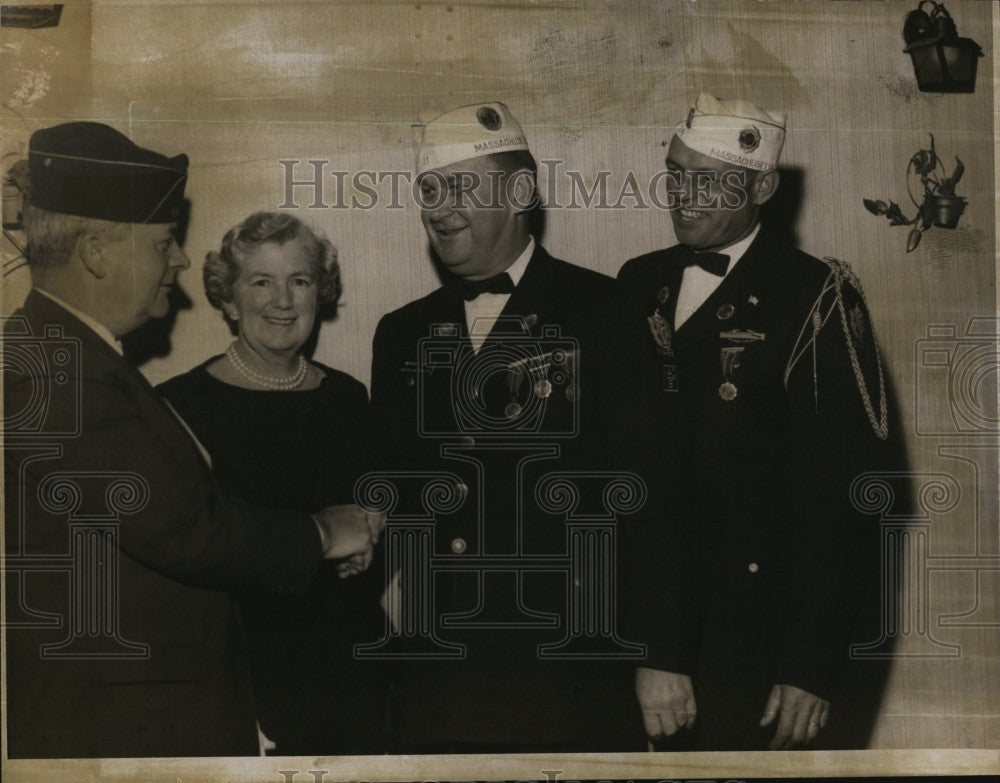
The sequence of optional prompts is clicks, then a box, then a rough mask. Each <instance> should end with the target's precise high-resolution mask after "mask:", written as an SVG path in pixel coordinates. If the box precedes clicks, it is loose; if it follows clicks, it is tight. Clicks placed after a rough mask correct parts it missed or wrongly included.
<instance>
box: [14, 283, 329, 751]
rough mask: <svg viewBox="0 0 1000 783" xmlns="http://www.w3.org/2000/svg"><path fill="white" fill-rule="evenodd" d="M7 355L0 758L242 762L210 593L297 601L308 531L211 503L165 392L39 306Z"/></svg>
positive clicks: (227, 612) (221, 599)
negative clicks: (243, 591)
mask: <svg viewBox="0 0 1000 783" xmlns="http://www.w3.org/2000/svg"><path fill="white" fill-rule="evenodd" d="M5 353H6V357H5V358H6V363H5V367H4V405H5V420H4V425H5V439H6V448H5V455H4V456H5V459H4V465H5V480H6V489H7V491H6V498H5V499H6V503H5V518H6V519H5V521H6V553H7V556H8V557H9V558H11V559H10V560H8V562H7V617H8V622H9V623H10V624H9V625H8V629H7V688H6V690H5V693H6V694H7V698H8V700H9V701H8V714H7V715H8V724H7V731H8V735H7V736H8V742H9V752H10V755H11V756H13V757H74V756H207V755H244V754H245V755H251V754H254V755H255V754H256V753H257V740H256V729H255V725H254V713H253V705H252V701H251V695H250V692H249V688H248V681H247V678H246V674H245V671H244V670H243V666H242V662H241V660H240V659H239V657H238V656H237V655H236V652H237V639H238V628H237V625H236V618H235V615H234V612H233V604H232V602H231V600H230V597H229V595H228V593H227V592H225V590H226V589H227V588H232V587H235V586H238V585H245V584H250V585H254V586H257V587H261V588H264V589H269V590H274V591H278V592H296V591H302V590H304V589H305V587H306V586H307V585H308V583H309V582H310V581H311V580H312V578H313V576H314V574H315V572H316V569H317V567H318V564H319V561H320V555H321V552H320V542H319V536H318V534H317V531H316V530H315V525H314V523H313V522H312V520H310V519H309V518H308V517H305V516H301V515H294V514H289V513H287V512H281V511H273V510H264V509H255V508H252V507H250V506H248V505H245V504H243V503H240V502H238V501H236V500H234V499H232V498H230V497H228V496H226V495H225V494H223V493H222V492H221V491H220V490H219V488H218V487H217V485H216V483H215V481H214V480H213V478H212V475H211V472H210V471H209V469H208V467H207V465H206V464H205V462H204V460H203V459H202V457H201V455H200V454H199V452H198V450H197V447H196V445H195V443H194V442H193V440H192V439H191V437H190V436H189V435H188V434H187V432H186V431H185V430H184V428H183V426H182V425H181V424H180V422H179V421H178V419H177V418H176V417H175V416H174V414H173V413H172V412H171V411H170V409H169V408H168V407H167V406H166V405H165V403H164V402H163V399H162V397H160V395H159V394H157V393H156V392H155V391H154V390H153V389H152V387H150V385H149V384H148V383H147V382H146V380H145V379H144V378H143V377H142V375H141V374H140V373H139V372H138V371H137V370H136V369H135V368H134V367H133V366H132V365H131V364H130V363H128V362H127V361H125V360H124V359H123V358H122V357H120V356H119V355H118V354H117V353H115V351H113V350H112V349H111V348H110V347H109V346H108V345H107V344H106V343H105V342H104V341H103V340H101V339H100V338H99V337H98V336H97V335H96V334H95V333H94V332H93V331H92V330H91V329H90V328H89V327H87V326H86V325H84V324H83V323H81V322H80V321H79V320H78V319H76V318H75V317H73V316H72V315H71V314H69V313H68V312H66V311H65V310H64V309H63V308H61V307H59V306H58V305H56V304H55V303H54V302H52V301H51V300H49V299H48V298H46V297H45V296H43V295H41V294H39V293H37V292H35V291H32V292H31V293H30V294H29V296H28V298H27V300H26V302H25V304H24V307H23V308H22V309H21V310H19V311H18V312H17V313H16V314H15V317H14V318H13V319H11V320H10V321H8V323H7V329H6V330H5ZM101 529H103V530H104V531H105V532H104V533H101V532H100V530H101ZM74 552H75V553H76V554H75V557H76V560H75V561H74V559H73V558H74V554H73V553H74ZM115 561H116V566H114V567H110V566H111V564H113V563H114V562H115ZM63 642H69V643H68V644H62V643H63Z"/></svg>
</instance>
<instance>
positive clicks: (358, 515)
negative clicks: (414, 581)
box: [312, 503, 385, 579]
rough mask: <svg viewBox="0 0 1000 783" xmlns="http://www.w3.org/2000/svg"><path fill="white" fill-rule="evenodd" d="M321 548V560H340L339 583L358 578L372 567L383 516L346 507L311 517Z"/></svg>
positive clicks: (353, 506)
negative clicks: (317, 532) (343, 580)
mask: <svg viewBox="0 0 1000 783" xmlns="http://www.w3.org/2000/svg"><path fill="white" fill-rule="evenodd" d="M312 518H313V521H314V522H315V523H316V527H317V528H318V529H319V537H320V541H321V543H322V546H323V557H324V558H325V559H327V560H339V561H340V562H339V563H337V573H338V574H339V575H340V578H341V579H346V578H347V577H349V576H353V575H355V574H360V573H361V572H362V571H365V570H367V568H368V566H370V565H371V562H372V556H373V553H374V550H375V545H376V544H377V543H378V539H379V536H380V535H382V529H383V528H384V527H385V514H382V513H377V512H371V511H365V510H364V509H363V508H361V507H360V506H356V505H354V504H353V503H347V504H344V505H341V506H327V507H326V508H324V509H322V510H321V511H317V512H316V513H314V514H313V515H312Z"/></svg>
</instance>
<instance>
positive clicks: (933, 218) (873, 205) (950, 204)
mask: <svg viewBox="0 0 1000 783" xmlns="http://www.w3.org/2000/svg"><path fill="white" fill-rule="evenodd" d="M928 135H930V137H931V147H930V149H927V150H917V151H916V152H915V153H914V154H913V157H912V158H910V162H909V163H908V164H907V166H906V192H907V194H908V195H909V196H910V201H912V202H913V203H914V204H915V205H916V207H917V215H916V217H914V218H913V219H912V220H911V219H910V218H908V217H906V215H904V214H903V211H902V210H901V209H900V208H899V204H897V203H896V202H894V201H890V202H889V203H888V204H886V203H885V202H884V201H876V200H872V199H868V198H866V199H863V201H864V204H865V209H867V210H868V211H869V212H871V213H872V214H873V215H885V217H886V218H887V219H888V221H889V225H890V226H913V229H911V231H910V233H909V235H908V236H907V238H906V252H907V253H909V252H910V251H911V250H913V249H914V248H915V247H916V246H917V245H918V244H920V237H921V236H923V232H924V231H927V230H928V229H930V228H931V227H932V226H937V227H938V228H955V226H957V225H958V220H959V218H961V217H962V212H963V211H965V205H966V203H967V202H966V200H965V199H964V198H963V197H962V196H956V195H955V186H956V185H957V184H958V181H959V180H960V179H962V175H963V174H964V173H965V166H964V165H962V161H960V160H959V159H958V157H957V156H956V157H955V169H954V170H953V171H952V173H951V176H950V177H945V176H944V174H945V168H944V165H943V164H942V163H941V160H940V158H938V156H937V152H935V150H934V136H933V135H931V134H928ZM914 176H916V177H919V178H920V184H921V186H922V187H923V190H924V196H923V200H921V201H917V199H916V198H914V196H913V191H912V190H911V189H910V182H911V178H912V177H914Z"/></svg>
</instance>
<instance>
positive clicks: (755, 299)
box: [747, 294, 759, 307]
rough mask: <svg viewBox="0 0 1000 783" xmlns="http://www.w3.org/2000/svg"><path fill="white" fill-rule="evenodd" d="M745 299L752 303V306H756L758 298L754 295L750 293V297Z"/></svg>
mask: <svg viewBox="0 0 1000 783" xmlns="http://www.w3.org/2000/svg"><path fill="white" fill-rule="evenodd" d="M747 301H748V302H749V303H750V304H752V305H753V306H754V307H756V306H757V302H758V301H759V300H758V299H757V297H756V295H754V294H750V298H749V299H747Z"/></svg>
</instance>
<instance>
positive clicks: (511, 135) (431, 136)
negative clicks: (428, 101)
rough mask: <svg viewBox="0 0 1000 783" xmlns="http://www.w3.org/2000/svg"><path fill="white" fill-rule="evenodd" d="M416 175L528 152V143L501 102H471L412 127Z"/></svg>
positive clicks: (515, 120) (519, 127)
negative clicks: (463, 162)
mask: <svg viewBox="0 0 1000 783" xmlns="http://www.w3.org/2000/svg"><path fill="white" fill-rule="evenodd" d="M413 146H414V148H415V150H416V153H417V173H418V174H423V173H424V172H425V171H430V170H431V169H438V168H441V167H442V166H447V165H449V164H451V163H457V162H458V161H460V160H468V159H469V158H478V157H479V156H480V155H492V154H493V153H496V152H513V151H514V150H526V149H528V140H527V138H525V135H524V131H523V130H522V129H521V126H520V124H519V123H518V121H517V119H516V118H515V117H514V115H513V114H511V113H510V109H508V108H507V107H506V106H505V105H504V104H502V103H475V104H472V105H471V106H461V107H459V108H457V109H452V110H451V111H446V112H445V113H444V114H440V115H438V116H437V117H435V118H434V119H433V120H431V121H430V122H427V123H424V124H420V125H414V126H413Z"/></svg>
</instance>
